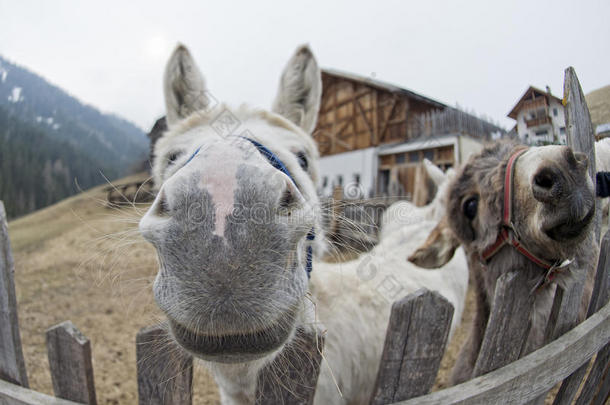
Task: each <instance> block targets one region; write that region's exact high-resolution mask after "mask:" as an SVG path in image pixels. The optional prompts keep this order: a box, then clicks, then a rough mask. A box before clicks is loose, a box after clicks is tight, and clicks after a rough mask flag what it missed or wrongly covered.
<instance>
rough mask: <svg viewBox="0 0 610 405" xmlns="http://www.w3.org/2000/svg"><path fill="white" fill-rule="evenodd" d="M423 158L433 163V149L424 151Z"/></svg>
mask: <svg viewBox="0 0 610 405" xmlns="http://www.w3.org/2000/svg"><path fill="white" fill-rule="evenodd" d="M424 158H426V159H428V160H429V161H433V160H434V149H428V150H425V151H424Z"/></svg>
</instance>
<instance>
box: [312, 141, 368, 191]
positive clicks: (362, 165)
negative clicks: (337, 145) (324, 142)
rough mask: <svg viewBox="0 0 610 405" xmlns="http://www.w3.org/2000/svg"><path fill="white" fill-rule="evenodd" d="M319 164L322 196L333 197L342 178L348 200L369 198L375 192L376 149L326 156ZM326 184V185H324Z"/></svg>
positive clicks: (319, 188) (319, 189)
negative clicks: (357, 177)
mask: <svg viewBox="0 0 610 405" xmlns="http://www.w3.org/2000/svg"><path fill="white" fill-rule="evenodd" d="M319 164H320V184H319V187H318V192H319V194H320V195H321V196H324V197H330V196H332V193H333V189H334V187H335V186H338V185H339V178H340V177H341V178H342V185H343V192H344V195H345V197H347V198H361V197H368V196H369V195H370V194H371V193H373V192H374V190H375V177H376V172H377V152H376V148H367V149H361V150H356V151H352V152H345V153H339V154H336V155H330V156H324V157H322V158H320V163H319ZM356 175H358V176H359V177H360V183H359V184H356ZM325 179H326V181H325ZM325 182H326V184H324V183H325Z"/></svg>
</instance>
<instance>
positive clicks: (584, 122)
mask: <svg viewBox="0 0 610 405" xmlns="http://www.w3.org/2000/svg"><path fill="white" fill-rule="evenodd" d="M563 104H564V106H565V120H566V130H567V138H568V145H569V146H571V147H572V148H573V149H574V150H575V151H578V152H582V153H585V154H586V155H587V157H588V159H589V176H590V177H591V180H592V181H593V184H595V172H596V167H595V134H594V131H593V125H592V123H591V116H590V114H589V108H588V107H587V103H586V101H585V97H584V94H583V92H582V88H581V87H580V83H579V81H578V77H577V76H576V72H575V71H574V68H572V67H569V68H567V69H566V70H565V78H564V84H563ZM595 203H596V205H597V207H596V213H595V218H594V224H595V241H599V237H600V231H601V214H602V213H601V209H599V207H600V202H599V199H597V200H596V202H595ZM600 253H601V254H602V255H604V249H603V248H602V249H601V251H600ZM578 259H579V258H577V260H576V262H575V263H574V264H573V265H575V266H585V264H584V263H586V261H583V260H578ZM583 262H584V263H583ZM601 262H602V257H600V259H599V263H598V269H599V265H601ZM589 271H593V269H588V268H585V269H583V272H584V273H586V272H589ZM598 276H599V274H598ZM583 283H584V281H583ZM602 283H603V282H602ZM582 287H584V284H583V285H582ZM598 287H599V285H598V284H597V283H596V288H598ZM576 288H578V285H577V286H576ZM562 292H563V291H561V292H560V294H561V293H562ZM577 292H578V291H577V290H575V291H573V292H572V295H573V297H572V298H571V299H568V300H567V301H570V302H566V303H565V304H564V305H563V307H564V310H563V312H564V313H565V314H564V315H563V318H564V319H561V318H560V319H559V320H558V321H559V322H560V323H564V325H557V326H555V328H556V329H557V330H556V332H555V333H554V334H553V336H550V337H552V338H557V337H558V335H559V334H560V333H561V332H565V331H566V330H569V329H571V328H572V327H574V326H575V325H576V324H577V323H578V321H577V315H578V313H577V311H578V304H580V301H578V302H576V301H575V300H576V299H577V298H578V297H577V296H576V295H577ZM581 294H582V290H581ZM562 298H563V297H562V296H561V295H559V296H558V297H556V300H555V301H556V302H555V304H554V306H557V305H561V304H559V303H558V302H557V301H558V300H561V299H562ZM598 298H599V297H598V296H596V294H593V297H592V298H591V300H592V302H591V303H590V304H593V301H594V300H597V299H598ZM574 304H577V305H576V306H575V307H572V309H571V310H570V307H571V306H572V305H574ZM594 306H595V305H594ZM600 307H601V306H600ZM591 308H592V307H591V305H590V306H589V314H588V316H590V315H591V314H592V313H591ZM554 309H555V308H554ZM597 309H599V307H598V308H597ZM547 331H548V329H547ZM587 364H588V362H587V363H586V364H584V365H583V366H582V367H581V368H580V369H578V370H576V371H575V372H574V373H573V374H572V375H571V376H570V377H568V378H566V380H565V381H564V382H563V383H562V385H561V388H560V390H559V392H558V394H557V396H556V397H555V401H554V404H557V405H559V404H568V403H571V402H572V400H573V399H574V396H575V395H576V392H577V390H578V387H579V386H580V383H581V381H582V378H583V377H584V375H585V373H586V369H587Z"/></svg>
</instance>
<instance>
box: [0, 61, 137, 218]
mask: <svg viewBox="0 0 610 405" xmlns="http://www.w3.org/2000/svg"><path fill="white" fill-rule="evenodd" d="M147 148H148V140H147V139H146V136H145V134H144V133H143V131H142V130H140V129H139V128H137V127H136V126H134V125H133V124H131V123H129V122H127V121H125V120H124V119H121V118H119V117H117V116H115V115H111V114H103V113H101V112H100V111H98V110H97V109H95V108H93V107H91V106H88V105H85V104H83V103H81V102H80V101H79V100H77V99H75V98H74V97H72V96H70V95H69V94H68V93H66V92H65V91H64V90H62V89H60V88H58V87H56V86H54V85H52V84H50V83H48V82H47V81H46V80H45V79H44V78H42V77H40V76H38V75H36V74H35V73H32V72H30V71H29V70H27V69H25V68H22V67H20V66H17V65H15V64H13V63H11V62H9V61H7V60H6V59H4V58H2V57H0V149H1V150H0V199H3V200H4V201H5V205H6V209H7V212H8V215H9V217H10V218H12V217H16V216H19V215H23V214H25V213H28V212H31V211H33V210H36V209H39V208H41V207H44V206H46V205H49V204H51V203H53V202H56V201H59V200H60V199H62V198H65V197H67V196H69V195H72V194H74V193H75V192H77V191H79V188H81V189H87V188H90V187H91V186H94V185H97V184H101V183H103V182H105V181H106V180H105V178H104V177H106V178H108V179H111V180H112V179H116V178H118V177H122V176H125V175H126V174H128V173H129V172H130V170H132V169H133V168H134V167H136V165H137V164H138V163H140V162H141V161H142V160H143V158H144V157H145V156H146V153H147ZM102 174H103V175H102ZM77 183H78V185H77Z"/></svg>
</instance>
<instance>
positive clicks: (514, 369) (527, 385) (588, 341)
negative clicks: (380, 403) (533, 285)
mask: <svg viewBox="0 0 610 405" xmlns="http://www.w3.org/2000/svg"><path fill="white" fill-rule="evenodd" d="M608 336H610V304H606V305H605V306H604V307H603V308H602V309H601V310H599V311H598V312H597V313H595V314H594V315H593V316H591V317H590V318H589V319H587V320H586V321H585V322H583V323H581V324H580V325H578V326H577V327H575V328H574V329H572V330H570V331H569V332H567V333H566V334H564V335H563V336H561V337H560V338H559V339H557V340H555V341H553V342H551V343H549V344H548V345H546V346H543V347H542V348H540V349H538V350H536V351H535V352H532V353H530V354H529V355H527V356H525V357H523V358H521V359H519V360H517V361H515V362H513V363H512V364H510V365H509V366H506V367H502V368H500V369H498V370H495V371H492V372H491V373H488V374H486V375H483V376H481V377H477V378H474V379H472V380H470V381H467V382H465V383H463V384H459V385H456V386H454V387H451V388H447V389H445V390H442V391H437V392H433V393H432V394H428V395H426V396H423V397H418V398H414V399H411V400H408V401H402V402H398V403H396V404H395V405H416V404H417V405H432V404H469V405H471V404H505V405H513V404H515V405H517V404H523V403H524V402H527V401H531V400H533V399H535V398H537V397H538V396H539V395H540V394H542V393H543V392H545V391H547V390H549V389H551V388H552V387H553V386H554V385H555V384H556V383H557V382H558V381H561V380H562V379H564V378H565V377H567V376H568V375H570V374H571V373H572V372H573V371H574V370H576V369H577V368H578V367H580V366H581V365H582V364H583V363H585V362H586V361H587V360H588V359H590V358H591V357H593V355H595V353H597V352H598V351H599V350H600V349H601V348H603V347H604V346H605V345H606V344H607V343H608Z"/></svg>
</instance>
